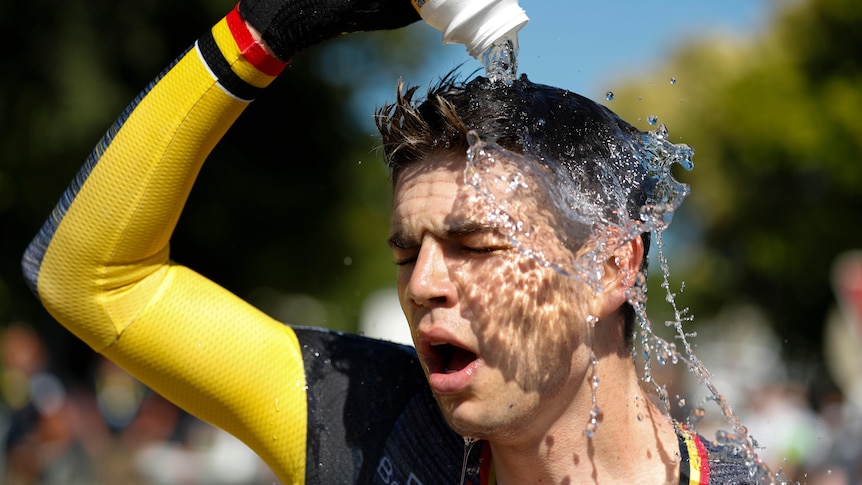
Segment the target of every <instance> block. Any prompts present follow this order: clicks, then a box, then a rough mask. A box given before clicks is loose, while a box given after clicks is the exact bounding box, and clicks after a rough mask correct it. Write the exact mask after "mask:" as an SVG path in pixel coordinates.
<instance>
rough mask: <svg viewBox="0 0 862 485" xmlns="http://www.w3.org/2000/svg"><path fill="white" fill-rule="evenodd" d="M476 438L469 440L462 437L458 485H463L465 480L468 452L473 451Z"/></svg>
mask: <svg viewBox="0 0 862 485" xmlns="http://www.w3.org/2000/svg"><path fill="white" fill-rule="evenodd" d="M478 441H479V440H477V439H476V438H470V437H467V436H464V459H463V461H462V462H461V479H460V480H459V481H458V484H459V485H464V481H465V480H466V478H467V463H468V458H470V451H471V450H472V449H473V446H474V445H475V444H476V443H477V442H478Z"/></svg>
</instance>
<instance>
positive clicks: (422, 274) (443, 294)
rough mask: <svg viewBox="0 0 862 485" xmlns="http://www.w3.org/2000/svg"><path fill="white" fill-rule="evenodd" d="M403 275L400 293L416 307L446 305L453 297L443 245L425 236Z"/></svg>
mask: <svg viewBox="0 0 862 485" xmlns="http://www.w3.org/2000/svg"><path fill="white" fill-rule="evenodd" d="M406 276H407V278H406V279H407V281H406V286H405V288H404V292H403V294H404V296H405V298H406V300H407V302H409V303H410V304H412V305H415V306H420V307H432V306H449V305H451V304H453V303H454V302H455V301H456V289H455V284H454V282H453V281H452V278H451V274H450V268H449V264H448V258H447V256H446V251H445V248H444V247H443V246H442V245H441V244H440V242H439V241H437V240H435V239H433V238H426V240H425V241H423V242H422V246H421V247H420V248H419V254H418V255H417V256H416V262H415V263H414V264H413V267H412V271H411V272H410V274H409V275H406Z"/></svg>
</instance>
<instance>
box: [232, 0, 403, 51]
mask: <svg viewBox="0 0 862 485" xmlns="http://www.w3.org/2000/svg"><path fill="white" fill-rule="evenodd" d="M239 13H240V15H241V16H242V18H243V19H245V20H246V21H247V22H248V23H249V24H251V25H252V27H254V28H256V29H257V30H258V31H259V32H260V33H261V35H262V36H263V40H264V41H265V42H266V43H267V45H268V46H269V48H270V49H272V51H273V52H274V53H275V55H276V56H278V57H279V58H280V59H282V60H285V61H286V60H289V59H290V58H291V57H293V56H294V54H296V53H297V52H299V51H301V50H303V49H306V48H308V47H311V46H312V45H315V44H318V43H320V42H322V41H324V40H327V39H331V38H332V37H336V36H338V35H340V34H345V33H348V32H360V31H371V30H386V29H397V28H399V27H404V26H405V25H408V24H411V23H413V22H415V21H416V20H419V13H418V12H417V11H416V9H415V8H413V4H412V3H411V2H410V0H241V1H240V4H239Z"/></svg>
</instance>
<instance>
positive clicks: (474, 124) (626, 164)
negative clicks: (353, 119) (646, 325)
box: [375, 71, 651, 343]
mask: <svg viewBox="0 0 862 485" xmlns="http://www.w3.org/2000/svg"><path fill="white" fill-rule="evenodd" d="M417 90H418V87H411V88H408V89H406V90H405V89H404V86H403V84H402V83H401V82H399V84H398V90H397V94H396V100H395V102H394V103H392V104H389V105H385V106H383V107H381V108H379V109H378V110H377V112H376V115H375V121H376V124H377V128H378V130H379V131H380V134H381V136H382V141H383V153H384V160H385V162H386V164H387V166H388V168H389V172H390V176H391V178H392V181H393V184H394V182H395V181H396V180H397V178H398V175H399V173H400V171H401V169H402V168H403V167H405V166H408V165H411V164H414V163H421V162H422V160H424V159H426V158H428V157H429V156H431V155H434V154H437V153H439V152H452V153H455V152H461V153H464V154H465V156H466V153H467V150H468V148H469V144H468V141H467V133H468V132H469V131H473V132H475V133H476V134H477V135H478V136H479V137H480V139H481V140H482V141H484V142H486V143H495V144H497V145H499V146H500V147H502V148H504V149H506V150H509V151H511V152H514V153H517V154H520V155H530V156H532V157H535V158H536V159H538V160H540V162H541V163H542V164H543V165H545V166H547V167H549V168H551V170H552V172H553V173H554V174H556V176H558V177H565V178H568V179H569V180H563V179H560V180H561V183H566V184H568V185H574V186H575V187H577V188H578V190H579V191H586V192H588V193H590V195H591V196H594V197H596V198H599V199H601V198H602V197H605V196H604V195H603V194H605V192H606V191H605V190H604V188H603V187H602V184H603V183H605V182H606V175H607V174H608V173H610V174H612V176H613V177H614V179H616V180H623V181H626V182H625V183H627V184H629V185H631V186H630V187H626V192H627V193H628V198H627V200H626V201H624V204H625V206H626V212H627V217H629V218H631V219H633V220H639V214H640V208H641V207H642V206H643V205H644V204H645V203H646V201H647V199H648V196H649V193H650V190H651V179H650V178H649V177H648V176H647V175H646V173H645V172H644V171H643V170H642V169H640V168H638V167H640V164H638V163H637V162H636V160H637V156H636V152H637V150H638V148H637V146H638V144H639V143H640V139H641V136H642V135H643V132H641V131H639V130H638V129H636V128H635V127H633V126H632V125H630V124H628V123H626V122H625V121H623V120H622V119H620V118H619V117H618V116H617V115H616V114H614V113H613V112H612V111H610V110H609V109H607V108H606V107H604V106H601V105H599V104H597V103H595V102H594V101H592V100H590V99H588V98H586V97H584V96H581V95H578V94H576V93H573V92H571V91H567V90H564V89H560V88H556V87H552V86H547V85H542V84H536V83H533V82H531V81H530V80H529V79H528V78H527V76H526V75H522V76H521V77H520V78H519V79H517V80H514V81H513V82H512V83H511V84H505V83H502V82H493V81H490V80H488V79H486V78H484V77H481V76H479V77H475V78H474V79H472V80H471V81H469V82H467V81H463V80H461V79H459V78H458V77H457V75H456V73H455V71H452V72H450V73H449V74H447V75H446V76H444V77H443V78H442V79H441V80H440V81H439V82H438V83H437V84H435V85H433V86H431V88H430V89H429V90H428V92H427V94H426V95H425V98H424V99H422V100H414V98H415V96H416V93H417ZM633 161H634V163H633ZM633 171H634V172H643V173H634V174H632V172H633ZM585 175H586V176H585ZM608 202H609V203H607V204H606V205H607V207H606V208H605V210H607V211H608V214H606V215H607V216H609V217H619V214H616V215H614V214H610V212H612V211H615V210H616V207H617V206H614V205H613V204H612V203H610V202H611V201H608ZM616 212H619V211H616ZM623 217H625V216H623ZM641 237H642V239H643V242H644V258H643V260H642V262H641V269H642V270H643V271H644V272H645V271H646V264H647V260H648V258H647V253H648V251H649V243H650V236H649V233H642V234H641ZM583 242H584V241H583V240H580V241H579V243H578V244H579V245H580V244H583ZM572 249H577V248H572ZM623 314H624V319H625V332H626V333H625V335H626V339H627V342H629V343H630V342H631V338H632V335H633V330H634V321H635V314H634V309H633V308H632V307H631V305H629V304H626V305H624V308H623Z"/></svg>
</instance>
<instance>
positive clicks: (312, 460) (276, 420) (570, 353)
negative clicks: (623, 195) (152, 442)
mask: <svg viewBox="0 0 862 485" xmlns="http://www.w3.org/2000/svg"><path fill="white" fill-rule="evenodd" d="M324 13H325V14H324ZM416 18H417V17H416V13H415V11H413V10H412V7H411V6H410V5H407V4H406V2H403V1H401V0H397V1H396V0H392V1H389V2H380V1H372V0H368V1H361V2H356V1H353V2H340V1H333V2H330V3H329V4H326V5H324V4H320V5H315V6H309V5H305V4H303V5H299V4H297V3H294V2H291V1H285V2H281V3H279V2H267V1H262V2H257V1H247V2H245V1H244V2H241V3H240V4H239V5H238V7H237V9H235V10H233V11H232V12H231V13H230V14H228V15H227V16H226V17H225V18H224V19H222V21H220V22H219V23H218V24H216V25H215V26H214V27H213V28H212V30H211V31H210V32H209V33H207V34H205V35H204V36H202V37H201V38H200V39H199V40H198V42H197V43H196V44H195V46H194V47H193V48H191V49H190V50H189V51H188V52H186V53H184V54H183V55H182V56H180V58H178V59H177V61H176V62H175V63H174V64H172V66H171V67H170V69H169V70H167V71H166V72H165V73H164V74H163V75H162V76H160V77H159V78H158V79H157V80H156V81H155V82H154V83H153V84H151V85H150V86H149V87H148V88H147V89H146V90H145V91H144V92H143V93H142V95H141V96H140V97H139V98H138V99H136V100H135V101H134V102H133V103H132V105H131V106H130V107H129V108H128V109H127V110H126V111H125V112H124V113H123V114H122V115H121V117H120V118H119V120H118V121H117V123H115V125H114V126H113V127H112V128H111V129H110V130H109V132H108V134H107V135H106V136H105V138H104V139H103V140H102V142H101V143H99V145H98V146H97V147H96V149H95V150H94V152H93V154H92V156H91V158H90V159H89V160H88V162H87V163H86V164H85V166H84V167H83V169H82V171H81V172H80V174H79V176H78V177H77V178H76V179H75V180H74V181H73V183H72V185H71V186H70V187H69V189H68V190H67V192H66V194H65V195H64V197H63V199H62V200H61V201H60V203H59V204H58V206H57V208H56V209H55V211H54V213H53V214H52V216H51V217H50V218H49V219H48V221H47V222H46V223H45V225H44V226H43V228H42V230H41V231H40V233H39V234H38V235H37V237H36V239H34V241H33V243H32V244H31V246H30V247H29V248H28V250H27V252H26V254H25V257H24V262H23V266H24V271H25V276H26V278H27V281H28V283H29V284H30V285H31V288H32V289H33V290H34V291H35V292H36V294H37V295H38V296H39V298H40V299H41V301H42V302H43V304H44V305H45V307H46V308H47V309H48V310H49V311H50V312H51V314H52V315H54V316H55V317H56V318H57V320H58V321H60V322H62V323H63V324H64V325H65V326H66V327H67V328H69V329H70V331H72V332H73V333H74V334H76V335H77V336H78V337H80V338H81V339H83V340H84V341H85V342H87V343H88V344H89V345H90V346H91V347H92V348H93V349H95V350H96V351H97V352H100V353H102V354H104V355H105V356H107V357H108V358H110V359H112V360H114V361H115V362H117V363H118V364H119V365H121V366H122V367H123V368H125V369H126V370H128V371H129V372H131V373H132V374H133V375H135V376H137V377H138V378H139V379H141V381H142V382H144V383H145V384H147V385H148V386H150V387H151V388H153V389H154V390H156V391H157V392H159V393H161V394H162V395H164V396H166V397H167V398H169V399H171V400H172V401H173V402H175V403H177V404H178V405H179V406H181V407H183V408H185V409H187V410H188V411H189V412H191V413H193V414H194V415H196V416H198V417H200V418H201V419H204V420H206V421H208V422H210V423H213V424H215V425H217V426H219V427H221V428H223V429H225V430H227V431H228V432H231V433H233V434H234V435H236V436H237V437H239V438H240V439H242V440H243V441H244V442H245V443H246V444H248V445H249V446H250V447H251V448H252V449H254V450H255V451H256V452H257V453H258V454H259V455H260V456H261V457H262V458H263V459H264V461H266V462H267V463H268V464H269V465H270V466H271V467H272V468H273V470H274V471H275V472H276V474H277V475H278V476H279V478H280V479H281V480H282V481H283V482H284V483H339V484H340V483H384V484H396V483H397V484H408V483H409V484H420V483H421V484H426V485H427V484H435V483H443V484H453V483H459V481H462V482H464V483H473V484H478V483H499V484H523V483H627V484H628V483H648V484H656V483H673V484H676V483H680V482H684V483H688V480H689V477H691V480H692V482H693V483H706V482H707V481H708V476H709V473H713V476H714V477H715V476H716V473H718V475H717V476H718V477H719V481H715V480H713V481H714V483H746V482H745V481H744V480H745V479H747V477H748V474H747V469H746V468H745V467H744V466H743V465H742V464H741V463H740V462H739V461H738V460H737V461H734V460H731V459H728V457H727V456H723V455H719V454H718V449H717V448H715V447H713V446H712V445H711V444H709V443H706V442H704V441H703V440H701V439H700V438H699V437H698V436H697V435H695V434H693V433H690V432H687V431H685V430H683V429H681V428H680V427H678V426H675V425H674V423H672V422H671V421H670V420H669V419H668V418H667V417H666V416H664V415H662V414H661V413H660V412H659V411H658V410H657V409H656V408H655V407H654V406H653V405H652V404H651V403H650V401H649V399H648V398H647V395H646V393H644V391H643V390H642V389H641V388H640V386H639V383H638V379H637V374H636V371H635V367H634V364H633V362H632V359H631V356H630V353H629V350H628V345H627V334H629V333H630V324H629V323H627V322H630V321H631V317H630V309H629V307H628V305H627V303H626V293H627V291H628V289H629V288H630V287H631V286H632V285H633V284H634V275H635V274H636V273H637V272H638V271H639V269H640V266H641V261H642V260H643V257H644V254H645V248H644V239H642V238H640V237H637V235H635V236H633V237H630V238H628V239H626V238H623V240H622V241H620V243H619V244H615V245H613V247H612V250H611V251H601V252H599V253H595V254H601V255H603V258H602V259H601V260H599V261H598V263H599V264H600V265H601V271H599V273H598V274H599V275H600V277H599V279H598V281H596V282H585V281H583V280H581V279H578V278H571V277H567V276H564V275H563V274H561V273H560V272H558V271H555V270H554V269H553V268H550V267H548V265H546V264H543V263H542V259H541V258H536V257H535V254H532V255H531V253H530V252H529V251H522V250H521V249H522V248H519V245H518V243H516V242H515V241H516V239H513V238H512V237H510V236H511V234H509V233H507V230H506V229H505V227H504V225H502V224H497V223H495V222H494V220H493V219H491V220H489V219H488V218H487V217H486V216H487V215H488V214H489V213H490V212H489V211H491V210H492V209H493V207H492V206H491V205H490V204H489V199H488V198H487V197H485V196H482V195H479V193H478V192H477V191H476V190H475V189H474V188H473V187H472V186H470V185H468V184H466V183H465V182H464V179H463V173H464V169H465V167H466V163H467V162H466V148H467V147H468V146H469V145H471V144H472V145H473V146H474V147H477V146H479V145H477V143H478V142H476V139H477V138H478V139H483V140H482V143H489V145H488V150H496V148H494V147H495V146H496V145H495V144H499V145H500V146H501V147H503V148H504V149H505V150H503V149H501V150H500V160H503V159H505V158H507V157H509V158H511V159H512V160H514V159H515V158H516V157H517V156H519V155H521V154H523V155H529V156H531V157H534V158H535V157H538V158H539V159H541V158H542V157H550V158H548V159H547V160H549V161H552V160H553V159H555V158H559V157H561V156H562V155H563V154H566V153H568V154H569V155H572V154H578V153H581V152H583V153H586V152H590V156H591V160H594V161H597V162H598V163H601V157H598V158H596V157H595V156H594V155H596V154H598V155H602V154H603V153H604V155H607V153H605V152H606V151H607V144H606V141H602V140H604V139H603V138H602V137H603V136H604V135H608V134H613V135H614V136H620V137H623V136H624V133H626V132H628V133H629V135H631V136H634V135H636V133H635V132H634V131H632V129H631V127H629V126H628V125H626V124H624V123H623V122H621V121H619V120H618V119H617V118H616V117H615V116H613V115H612V114H610V113H609V112H608V111H607V110H604V109H603V108H601V107H599V106H597V105H595V104H594V103H592V102H590V101H588V100H586V99H584V98H581V97H578V96H575V95H573V94H571V93H567V92H564V91H562V90H559V89H555V88H550V87H547V86H540V85H535V84H532V83H530V82H529V81H527V80H525V79H524V80H520V81H516V82H515V83H513V84H512V86H510V87H506V86H500V85H491V84H488V83H486V82H485V81H483V80H481V79H479V80H476V81H473V82H471V83H468V84H466V85H461V84H460V83H455V82H451V79H447V80H446V81H444V82H443V83H442V84H441V86H440V87H439V88H438V89H436V90H435V91H434V92H432V93H429V95H428V100H427V101H426V102H424V103H421V104H418V105H416V106H414V104H413V103H412V94H413V93H414V91H412V90H411V91H408V94H407V95H404V94H403V93H402V90H401V89H400V88H399V98H398V101H397V102H396V104H395V105H393V106H392V107H388V108H384V109H383V110H381V111H380V112H379V113H378V124H379V126H380V128H381V131H382V133H383V137H384V146H385V149H386V152H387V159H388V161H389V163H390V165H391V167H392V170H393V209H392V229H391V234H390V238H389V241H390V246H391V247H392V250H393V254H394V256H395V258H396V261H397V262H398V264H399V272H398V289H399V295H400V298H401V303H402V307H403V309H404V311H405V314H406V316H407V319H408V321H409V324H410V327H411V331H412V333H413V336H414V341H415V343H416V351H413V350H412V349H410V348H406V347H402V346H398V345H394V344H390V343H385V342H378V341H373V340H370V339H366V338H362V337H359V336H351V335H343V334H338V333H334V332H329V331H325V330H319V329H310V328H304V327H295V326H286V325H283V324H282V323H280V322H277V321H275V320H273V319H272V318H270V317H269V316H267V315H265V314H263V313H262V312H260V311H258V310H256V309H255V308H253V307H251V306H250V305H249V304H248V303H247V302H244V301H242V300H241V299H239V298H237V297H236V296H235V295H232V294H231V293H230V292H228V291H227V290H225V289H224V288H221V287H220V286H218V285H217V284H216V283H214V282H212V281H209V280H207V279H206V278H204V277H203V276H201V275H199V274H197V273H195V272H194V271H192V270H190V269H188V268H185V267H183V266H181V265H178V264H176V263H174V262H173V261H171V260H170V259H169V252H168V242H169V239H170V234H171V232H172V230H173V227H174V226H175V224H176V222H177V220H178V218H179V215H180V211H181V209H182V206H183V203H184V201H185V199H186V197H187V196H188V194H189V191H190V190H191V185H192V183H193V180H194V178H195V176H196V175H197V173H198V171H199V169H200V167H201V164H202V163H203V161H204V159H205V158H206V155H207V154H208V153H209V151H210V150H211V148H212V147H213V146H214V145H215V143H217V141H218V140H219V138H220V137H221V136H222V135H223V134H224V132H225V131H226V130H227V129H228V128H229V126H230V125H231V123H232V122H233V121H234V120H235V119H236V118H237V116H239V114H240V113H241V112H242V110H243V109H244V108H245V107H246V106H247V104H248V102H249V100H251V99H252V98H253V97H254V95H255V94H256V93H257V92H258V91H259V90H260V89H262V88H264V87H266V86H267V85H268V84H269V83H270V82H271V81H272V80H273V79H274V78H275V76H277V75H278V74H279V73H280V72H281V69H283V67H284V66H285V62H284V60H289V59H290V58H291V57H292V56H293V54H295V53H296V52H297V51H299V50H301V49H304V48H307V47H310V46H311V45H313V44H315V43H317V42H320V41H322V40H325V39H327V38H329V37H332V36H335V35H338V34H340V33H343V32H352V31H357V30H372V29H378V28H395V27H399V26H401V25H406V24H408V23H410V22H412V21H414V20H416ZM261 36H262V38H263V39H264V40H265V44H264V43H262V42H261ZM564 98H565V99H568V100H569V101H567V102H562V100H563V99H564ZM534 108H535V109H534ZM525 109H526V110H525ZM494 113H496V114H499V115H502V116H496V117H495V116H489V115H492V114H494ZM517 113H523V114H522V115H521V114H517ZM516 114H517V115H516ZM545 115H547V117H546V118H542V119H543V120H545V122H544V123H540V122H539V118H537V117H538V116H545ZM544 125H549V126H548V127H547V128H543V126H544ZM471 133H472V134H471ZM419 135H424V136H419ZM620 139H621V140H622V139H624V138H620ZM471 141H472V142H471ZM254 142H255V143H257V142H259V140H255V141H254ZM554 147H556V150H557V151H553V150H552V149H553V148H554ZM572 150H574V151H572ZM603 150H604V151H605V152H603ZM569 158H573V159H580V157H571V156H570V157H569ZM605 160H606V161H607V160H608V157H607V156H606V157H605ZM546 166H547V167H550V168H551V169H553V167H554V164H553V163H549V164H547V165H546ZM560 183H563V182H562V181H561V182H560ZM585 190H586V189H585ZM635 192H637V191H635ZM537 197H539V196H538V194H532V196H528V197H523V198H518V197H513V201H517V203H516V204H515V206H513V207H517V208H518V210H523V212H518V211H514V212H513V213H515V214H521V215H522V216H523V218H522V221H527V222H529V223H531V224H534V229H535V233H536V234H535V235H536V236H537V237H539V244H540V245H546V248H547V249H548V253H547V254H551V255H554V254H566V253H570V254H571V253H574V254H578V255H579V256H580V255H582V254H583V252H584V251H586V252H589V251H590V250H591V249H592V248H594V246H595V241H594V240H592V239H589V238H586V239H585V238H584V237H582V236H583V234H580V233H579V232H578V230H576V229H575V228H572V231H573V232H572V231H569V230H568V229H567V224H565V223H564V221H560V220H558V219H556V216H555V215H553V214H549V213H547V212H546V211H543V210H542V209H543V207H542V204H541V202H540V199H539V198H537ZM640 203H642V201H641V202H640ZM558 223H559V224H558ZM573 235H574V236H573ZM561 248H563V249H564V250H561ZM599 380H601V382H602V384H601V385H599V386H598V389H597V384H598V382H599ZM441 411H442V413H441ZM596 425H598V428H596ZM453 430H454V431H455V432H453ZM588 431H589V433H588ZM456 432H457V434H456ZM465 438H469V439H479V440H482V441H481V442H480V443H479V445H478V446H477V449H474V450H472V453H469V455H468V453H467V452H468V451H469V447H467V446H466V443H467V442H469V441H470V440H465ZM717 457H721V458H722V459H723V460H724V461H723V462H722V463H717V462H716V460H717Z"/></svg>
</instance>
